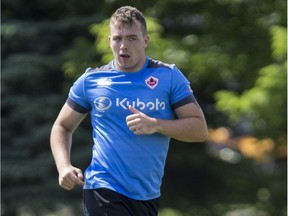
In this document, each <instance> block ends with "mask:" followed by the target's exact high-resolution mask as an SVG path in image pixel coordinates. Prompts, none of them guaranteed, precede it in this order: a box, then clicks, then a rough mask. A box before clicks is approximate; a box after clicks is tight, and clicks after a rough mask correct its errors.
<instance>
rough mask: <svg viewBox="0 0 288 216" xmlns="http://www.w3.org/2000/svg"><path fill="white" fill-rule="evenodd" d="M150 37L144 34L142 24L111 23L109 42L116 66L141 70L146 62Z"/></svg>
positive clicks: (133, 70) (127, 70)
mask: <svg viewBox="0 0 288 216" xmlns="http://www.w3.org/2000/svg"><path fill="white" fill-rule="evenodd" d="M148 42H149V38H148V36H146V35H143V32H142V31H141V25H140V23H139V22H138V21H136V22H135V23H134V24H133V25H132V26H129V25H118V24H117V23H111V25H110V36H109V43H110V47H111V49H112V52H113V55H114V60H115V61H114V63H115V67H116V68H117V69H118V70H121V71H124V72H136V71H139V70H140V69H141V68H142V67H143V66H144V64H145V61H146V54H145V48H146V47H147V45H148Z"/></svg>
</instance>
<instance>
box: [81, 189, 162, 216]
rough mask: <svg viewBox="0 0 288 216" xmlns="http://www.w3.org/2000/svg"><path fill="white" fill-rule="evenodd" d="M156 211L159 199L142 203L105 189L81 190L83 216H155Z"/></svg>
mask: <svg viewBox="0 0 288 216" xmlns="http://www.w3.org/2000/svg"><path fill="white" fill-rule="evenodd" d="M158 209H159V198H156V199H152V200H145V201H142V200H134V199H131V198H129V197H126V196H124V195H122V194H120V193H117V192H115V191H112V190H109V189H106V188H99V189H95V190H83V211H84V215H85V216H157V215H158Z"/></svg>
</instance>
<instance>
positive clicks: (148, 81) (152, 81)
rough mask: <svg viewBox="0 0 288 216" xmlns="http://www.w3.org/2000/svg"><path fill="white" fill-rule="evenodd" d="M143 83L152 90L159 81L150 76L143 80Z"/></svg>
mask: <svg viewBox="0 0 288 216" xmlns="http://www.w3.org/2000/svg"><path fill="white" fill-rule="evenodd" d="M145 82H146V84H147V86H148V87H149V88H151V89H154V88H155V87H156V86H157V85H158V82H159V79H158V78H156V77H153V76H150V77H148V78H147V79H146V80H145Z"/></svg>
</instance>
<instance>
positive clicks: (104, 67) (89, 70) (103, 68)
mask: <svg viewBox="0 0 288 216" xmlns="http://www.w3.org/2000/svg"><path fill="white" fill-rule="evenodd" d="M111 70H112V63H111V62H110V63H109V64H105V65H102V66H100V67H96V68H87V70H86V71H85V73H97V72H108V71H111Z"/></svg>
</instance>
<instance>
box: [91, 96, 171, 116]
mask: <svg viewBox="0 0 288 216" xmlns="http://www.w3.org/2000/svg"><path fill="white" fill-rule="evenodd" d="M94 105H95V108H96V109H97V110H98V111H100V112H104V111H106V110H108V109H109V108H111V107H112V106H113V105H115V106H116V107H120V108H122V109H124V110H127V109H128V108H129V106H130V105H131V106H133V107H135V108H136V109H139V110H144V109H148V110H165V108H166V104H165V102H164V101H160V100H159V98H155V100H153V101H148V102H145V101H142V100H141V99H140V98H136V100H129V99H128V98H115V101H112V100H111V99H110V98H108V97H105V96H100V97H98V98H96V99H95V100H94Z"/></svg>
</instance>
